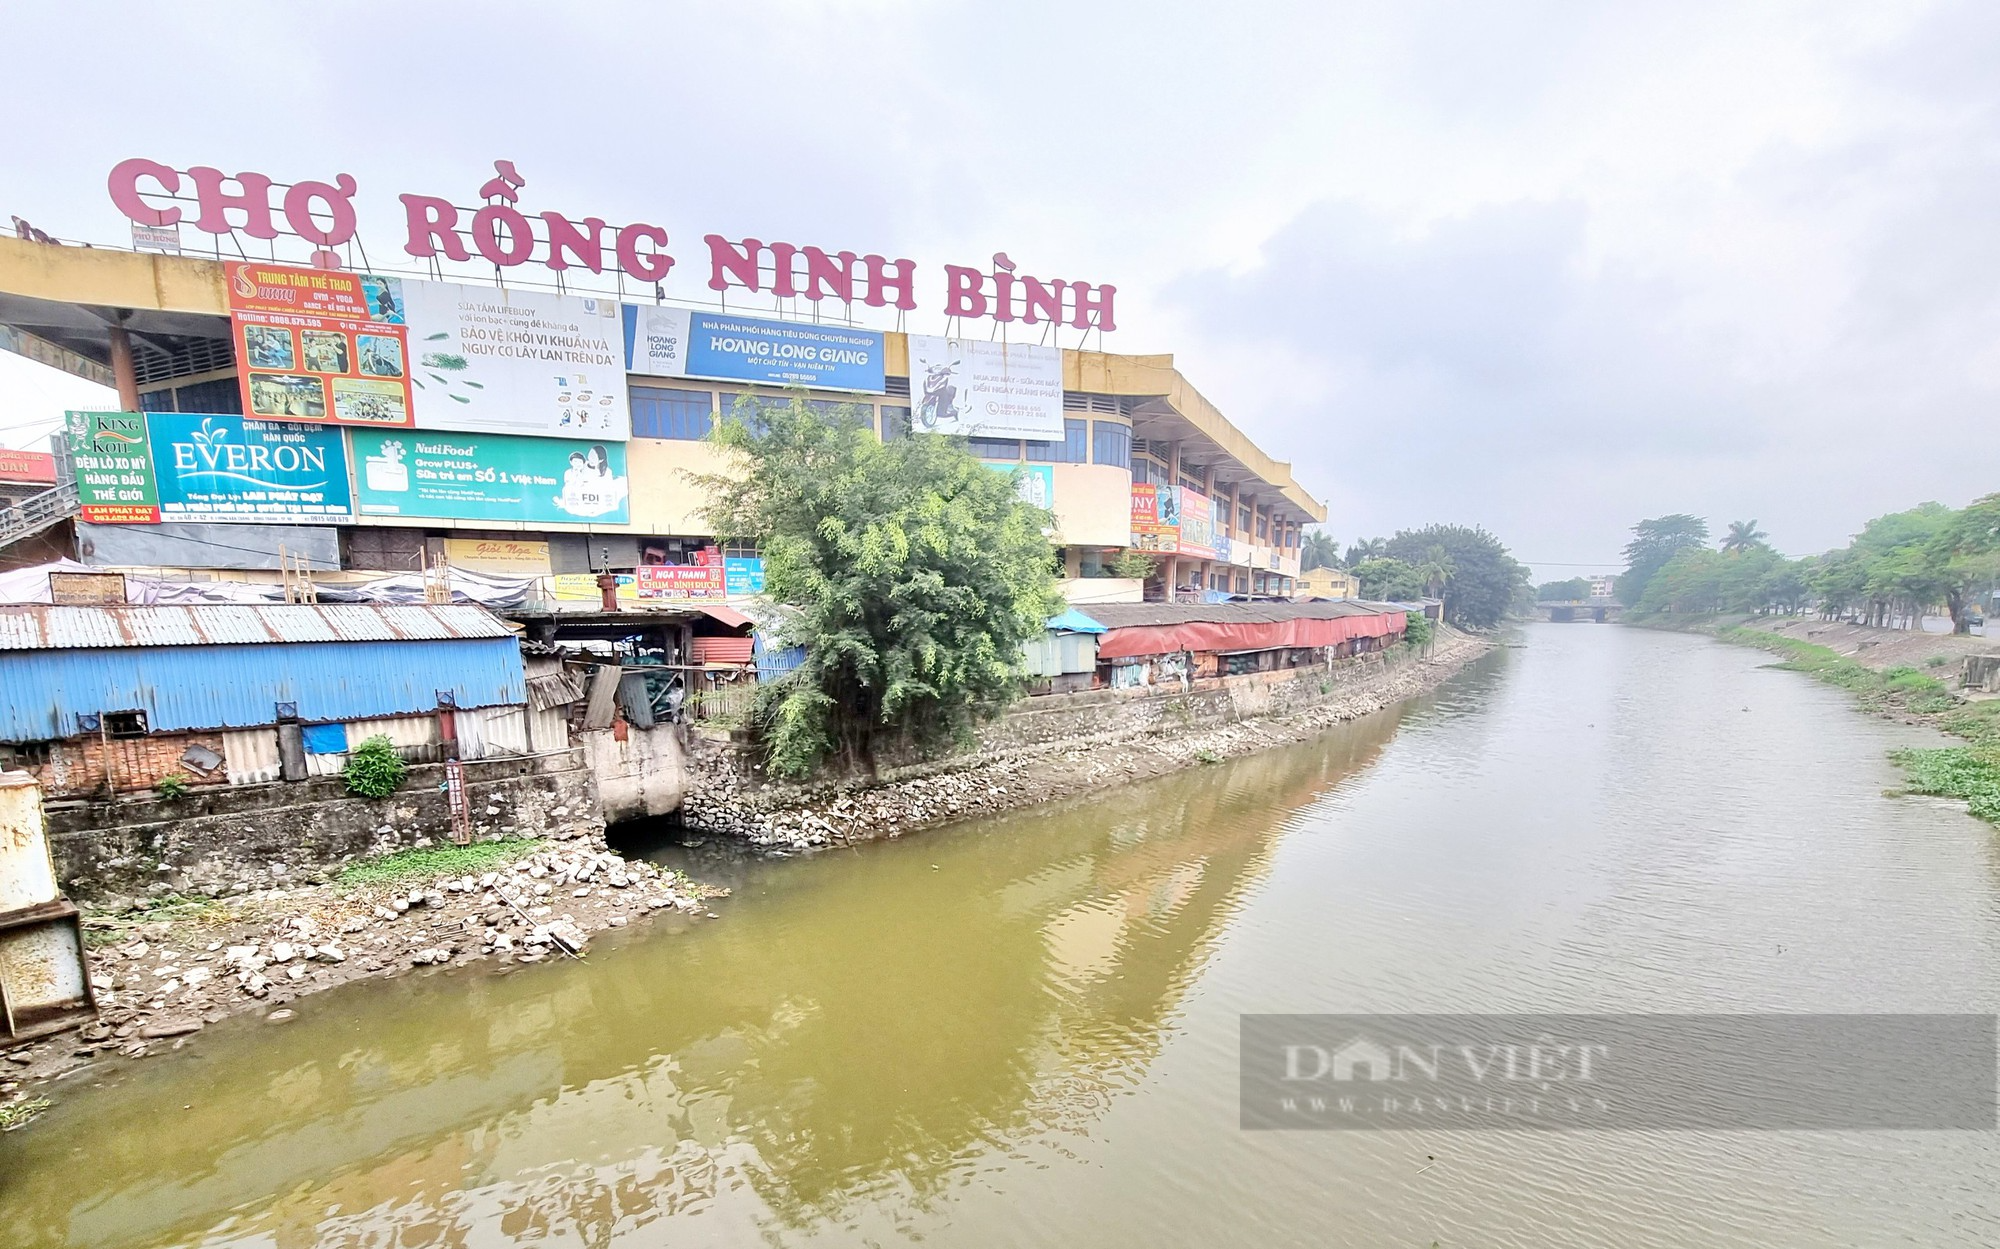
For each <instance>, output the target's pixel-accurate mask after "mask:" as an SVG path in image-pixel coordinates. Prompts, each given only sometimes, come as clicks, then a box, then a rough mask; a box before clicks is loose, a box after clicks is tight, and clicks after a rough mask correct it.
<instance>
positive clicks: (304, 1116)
mask: <svg viewBox="0 0 2000 1249" xmlns="http://www.w3.org/2000/svg"><path fill="white" fill-rule="evenodd" d="M1522 637H1523V639H1524V644H1523V645H1520V646H1518V647H1511V648H1508V649H1503V650H1499V651H1496V652H1495V653H1494V654H1493V655H1491V656H1489V657H1487V658H1486V659H1484V660H1482V661H1480V662H1479V663H1478V664H1476V665H1475V666H1474V667H1472V668H1470V669H1468V670H1467V671H1466V672H1464V673H1461V674H1460V675H1458V676H1457V677H1455V678H1453V679H1452V680H1451V681H1450V682H1449V683H1447V684H1446V685H1445V686H1444V687H1443V688H1442V689H1441V690H1440V691H1439V692H1438V693H1437V694H1435V695H1433V696H1431V697H1429V698H1427V699H1424V700H1420V701H1417V702H1414V703H1410V704H1407V705H1405V706H1402V707H1399V708H1396V709H1393V710H1391V711H1388V712H1385V713H1382V714H1380V715H1376V716H1372V717H1369V718H1367V719H1365V720H1362V721H1359V722H1357V723H1353V724H1350V725H1346V726H1343V727H1341V728H1339V729H1337V730H1335V731H1332V732H1329V733H1327V734H1326V735H1324V736H1323V737H1320V738H1318V739H1315V740H1313V741H1311V742H1308V743H1305V744H1303V745H1300V746H1296V747H1293V748H1289V749H1285V750H1281V751H1275V752H1271V753H1267V754H1263V755H1258V756H1254V757H1251V758H1247V759H1243V760H1239V761H1235V762H1231V763H1226V764H1220V765H1214V766H1208V767H1203V768H1200V769H1197V770H1195V771H1191V772H1188V773H1184V774H1181V775H1178V776H1175V777H1172V778H1168V779H1166V780H1164V781H1159V782H1154V783H1149V784H1145V785H1142V786H1135V787H1131V788H1126V789H1119V790H1114V791H1111V792H1108V793H1106V794H1105V795H1104V796H1102V797H1101V798H1096V799H1092V800H1087V801H1080V802H1074V803H1068V804H1064V805H1060V806H1056V807H1052V808H1046V809H1042V810H1038V811H1031V812H1026V813H1017V814H1013V815H1009V816H1006V817H1002V818H995V819H991V820H985V821H980V822H977V823H971V824H967V825H962V826H959V827H956V828H952V829H948V830H943V831H938V832H932V833H926V834H921V835H917V836H913V837H910V838H908V839H906V840H903V841H898V842H888V843H882V844H876V845H870V846H865V847H860V848H856V849H853V850H844V851H838V852H833V853H828V854H823V855H820V856H816V857H811V858H803V859H785V860H746V859H740V858H731V857H726V856H719V855H717V854H715V852H714V849H713V848H708V849H704V850H698V851H693V852H685V853H692V855H693V856H694V866H696V867H697V869H698V870H699V871H701V872H702V873H704V874H707V875H709V876H711V877H715V876H720V877H723V878H724V879H725V882H726V883H729V884H731V885H733V886H734V887H735V889H736V894H735V896H734V897H732V898H730V899H728V900H727V901H726V902H725V903H724V904H723V905H722V906H721V907H720V908H719V910H720V911H721V912H722V914H723V918H721V919H719V920H714V921H695V920H686V921H677V922H678V924H679V926H678V927H677V928H673V929H672V930H668V929H667V927H665V926H653V927H650V928H644V929H634V930H625V931H623V932H618V933H613V934H607V935H606V936H605V937H602V938H600V939H598V940H597V941H596V942H594V943H593V944H592V946H591V949H590V954H589V958H588V961H587V963H586V964H585V965H583V966H574V965H570V966H560V967H558V966H547V965H544V966H538V967H532V968H527V967H524V968H520V969H517V970H513V971H511V972H509V973H507V974H497V973H496V972H495V970H494V969H492V968H487V967H470V968H459V969H453V970H450V971H445V972H439V973H434V974H414V975H411V976H409V977H406V978H403V979H400V980H397V981H393V982H387V983H380V982H378V983H362V984H356V985H351V986H348V987H346V988H343V989H339V990H335V991H333V992H330V993H327V994H324V995H321V996H318V997H312V998H307V999H305V1000H304V1001H302V1002H300V1003H299V1004H298V1011H299V1018H298V1019H297V1020H295V1021H294V1022H291V1023H289V1024H284V1025H272V1024H267V1023H263V1022H261V1021H258V1020H256V1019H249V1018H246V1019H241V1020H233V1021H229V1022H227V1023H224V1024H221V1025H217V1026H214V1027H211V1028H209V1029H208V1030H207V1031H206V1032H205V1033H204V1034H203V1035H202V1036H201V1037H200V1038H198V1042H197V1043H196V1044H194V1045H191V1046H189V1047H187V1048H185V1049H183V1050H181V1051H178V1052H174V1053H170V1054H166V1055H163V1056H161V1057H157V1058H153V1059H149V1060H147V1061H145V1062H143V1063H139V1064H136V1065H130V1066H127V1067H123V1068H120V1069H117V1070H116V1071H114V1072H112V1073H111V1074H109V1075H106V1076H103V1077H101V1080H100V1083H98V1084H96V1085H94V1086H86V1087H82V1088H77V1089H70V1088H68V1087H67V1086H66V1085H65V1086H59V1087H60V1088H62V1090H63V1091H62V1092H61V1094H60V1097H61V1101H60V1104H59V1105H58V1106H57V1108H56V1109H55V1110H54V1111H53V1112H52V1113H50V1114H49V1115H48V1116H47V1117H45V1118H44V1119H43V1120H42V1121H41V1122H39V1123H37V1124H36V1125H34V1126H33V1127H32V1128H30V1129H28V1130H25V1131H21V1132H15V1133H11V1134H8V1135H5V1136H0V1244H23V1245H28V1244H32V1245H103V1246H156V1245H204V1246H285V1247H287V1249H290V1247H293V1246H298V1247H304V1246H321V1245H323V1246H357V1247H358V1246H381V1247H384V1249H386V1247H388V1246H422V1245H455V1246H456V1245H465V1246H498V1245H505V1244H514V1243H521V1242H526V1241H532V1242H534V1243H539V1244H548V1245H592V1246H604V1245H621V1246H623V1245H631V1246H642V1245H643V1246H651V1245H663V1244H674V1245H739V1244H756V1243H763V1244H767V1245H819V1244H824V1245H897V1244H906V1243H917V1242H920V1241H921V1242H927V1243H931V1244H944V1245H974V1246H987V1245H995V1246H1015V1245H1020V1246H1026V1245H1092V1246H1097V1245H1105V1246H1126V1245H1131V1246H1141V1245H1144V1246H1157V1245H1195V1244H1231V1243H1235V1244H1258V1245H1293V1244H1296V1245H1350V1244H1351V1245H1362V1246H1415V1247H1418V1249H1421V1247H1423V1246H1430V1245H1433V1244H1436V1245H1438V1246H1442V1247H1443V1249H1453V1247H1456V1246H1481V1247H1487V1249H1492V1247H1500V1249H1515V1247H1518V1249H1546V1247H1548V1246H1569V1245H1575V1246H1585V1245H1588V1246H1599V1245H1614V1244H1615V1245H1619V1246H1623V1247H1626V1249H1631V1247H1638V1246H1696V1245H1699V1246H1710V1245H1718V1246H1759V1247H1771V1246H1778V1247H1786V1249H1789V1247H1793V1246H1833V1245H1882V1244H1888V1243H1891V1242H1895V1243H1910V1244H1921V1245H1924V1246H1927V1247H1936V1246H1946V1245H1992V1244H1995V1243H2000V1136H1996V1134H1994V1133H1947V1132H1937V1133H1921V1132H1863V1133H1834V1132H1786V1133H1747V1132H1746V1133H1717V1132H1686V1131H1683V1132H1545V1133H1502V1132H1457V1133H1453V1132H1360V1133H1354V1132H1245V1131H1243V1130H1240V1128H1239V1126H1238V1122H1237V1078H1238V1077H1237V1068H1236V1054H1237V1045H1238V1018H1239V1016H1240V1015H1242V1014H1243V1013H1245V1012H1266V1011H1310V1012H1343V1013H1355V1012H1371V1011H1372V1012H1433V1011H1436V1012H1466V1011H1635V1012H1653V1011H1718V1012H1743V1011H1868V1012H1873V1011H1968V1010H1976V1011H1993V1010H1994V1009H1995V1007H1996V1002H1997V1001H2000V983H1997V982H2000V958H1996V953H1997V952H2000V951H1996V947H2000V851H1997V850H1996V842H1995V838H1994V836H1993V832H1992V830H1991V829H1990V828H1988V827H1987V826H1985V825H1982V824H1979V823H1977V822H1975V821H1973V820H1972V819H1971V818H1970V817H1969V816H1967V815H1965V814H1964V813H1963V812H1962V811H1960V810H1956V809H1953V808H1952V807H1951V806H1950V805H1948V804H1944V803H1938V802H1933V801H1929V800H1923V799H1906V798H1889V797H1885V796H1884V794H1883V790H1884V789H1885V788H1888V787H1890V786H1893V785H1894V784H1896V781H1897V776H1896V773H1895V770H1894V769H1893V768H1892V767H1891V765H1890V764H1889V763H1888V761H1887V760H1886V758H1885V752H1886V751H1888V750H1889V749H1890V748H1891V747H1892V746H1895V745H1897V744H1908V743H1913V742H1925V741H1929V740H1931V739H1930V738H1929V737H1928V735H1926V734H1924V733H1922V732H1920V731H1919V730H1915V729H1908V728H1902V727H1899V726H1894V725H1887V724H1884V723H1881V722H1878V721H1874V720H1870V719H1867V718H1864V717H1862V716H1860V715H1857V714H1855V713H1854V712H1853V711H1851V710H1850V708H1849V707H1848V705H1847V703H1846V698H1845V695H1843V694H1841V693H1839V692H1838V691H1835V690H1831V689H1828V688H1825V687H1821V686H1818V685H1815V684H1813V683H1811V682H1810V681H1808V680H1806V679H1805V678H1803V677H1800V676H1797V675H1794V674H1791V673H1785V672H1779V671H1775V670H1771V669H1768V668H1764V667H1762V666H1761V665H1763V664H1764V663H1765V662H1766V661H1767V659H1768V656H1765V655H1763V654H1761V653H1760V652H1756V651H1751V650H1744V649H1737V648H1732V647H1728V646H1725V645H1722V644H1719V643H1716V642H1712V641H1709V640H1706V639H1702V638H1696V637H1689V636H1683V635H1677V634H1663V633H1650V632H1644V631H1640V630H1635V629H1626V628H1619V627H1614V626H1602V625H1537V626H1531V627H1529V628H1527V629H1526V630H1525V631H1524V632H1523V634H1522ZM675 853H684V852H675ZM677 861H678V860H677Z"/></svg>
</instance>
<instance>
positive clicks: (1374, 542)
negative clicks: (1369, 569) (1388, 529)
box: [1347, 538, 1389, 568]
mask: <svg viewBox="0 0 2000 1249" xmlns="http://www.w3.org/2000/svg"><path fill="white" fill-rule="evenodd" d="M1388 554H1389V540H1388V539H1387V538H1356V539H1355V540H1354V545H1353V546H1350V547H1348V548H1347V566H1348V567H1349V568H1352V567H1354V566H1355V565H1356V564H1359V563H1360V562H1361V561H1363V560H1369V559H1381V558H1383V557H1384V556H1386V555H1388Z"/></svg>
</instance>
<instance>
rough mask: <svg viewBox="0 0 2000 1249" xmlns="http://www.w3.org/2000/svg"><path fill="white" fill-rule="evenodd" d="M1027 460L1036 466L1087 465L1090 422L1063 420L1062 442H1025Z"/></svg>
mask: <svg viewBox="0 0 2000 1249" xmlns="http://www.w3.org/2000/svg"><path fill="white" fill-rule="evenodd" d="M1026 445H1027V448H1028V459H1029V460H1030V461H1031V462H1033V463H1036V464H1087V463H1089V462H1090V422H1089V421H1083V420H1072V419H1065V420H1064V421H1063V440H1062V441H1061V442H1043V441H1039V440H1037V439H1034V438H1030V439H1028V441H1027V444H1026Z"/></svg>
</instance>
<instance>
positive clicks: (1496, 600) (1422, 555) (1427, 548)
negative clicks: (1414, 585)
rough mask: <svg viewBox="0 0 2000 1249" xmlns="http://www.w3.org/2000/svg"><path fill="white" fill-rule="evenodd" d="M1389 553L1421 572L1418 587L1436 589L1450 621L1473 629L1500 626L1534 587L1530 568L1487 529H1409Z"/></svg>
mask: <svg viewBox="0 0 2000 1249" xmlns="http://www.w3.org/2000/svg"><path fill="white" fill-rule="evenodd" d="M1388 553H1389V556H1390V557H1391V558H1392V559H1396V560H1401V561H1402V562H1404V563H1406V564H1408V565H1410V567H1411V568H1412V569H1414V570H1415V571H1416V574H1417V580H1418V583H1419V584H1420V585H1422V586H1424V587H1425V588H1426V589H1429V588H1430V587H1433V586H1434V587H1436V588H1437V590H1438V593H1437V594H1435V595H1433V597H1440V598H1443V599H1444V618H1445V620H1446V621H1447V622H1448V623H1451V624H1455V625H1461V626H1464V627H1466V628H1472V629H1490V628H1492V627H1493V626H1494V625H1496V624H1499V623H1500V621H1501V620H1502V619H1504V618H1505V617H1506V615H1507V612H1508V610H1509V609H1510V608H1511V607H1512V606H1513V604H1514V600H1515V597H1516V594H1517V592H1518V591H1521V590H1524V589H1525V588H1526V587H1527V585H1528V569H1527V568H1526V566H1524V565H1523V564H1521V563H1520V562H1519V561H1518V560H1516V559H1514V557H1513V556H1511V555H1509V554H1508V553H1507V548H1506V547H1505V546H1502V545H1501V543H1500V539H1498V538H1496V537H1494V536H1493V535H1492V534H1490V533H1488V532H1486V531H1485V530H1484V529H1480V528H1471V529H1468V528H1466V527H1465V526H1463V525H1428V526H1426V527H1424V528H1422V529H1405V530H1402V531H1400V532H1398V533H1397V534H1396V536H1395V537H1393V538H1391V539H1389V542H1388Z"/></svg>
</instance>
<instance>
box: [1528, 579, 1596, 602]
mask: <svg viewBox="0 0 2000 1249" xmlns="http://www.w3.org/2000/svg"><path fill="white" fill-rule="evenodd" d="M1589 597H1590V578H1588V577H1571V578H1570V579H1569V580H1568V581H1544V582H1542V584H1540V585H1538V586H1536V587H1535V601H1536V602H1537V603H1568V602H1573V601H1575V600H1577V599H1585V598H1589Z"/></svg>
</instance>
